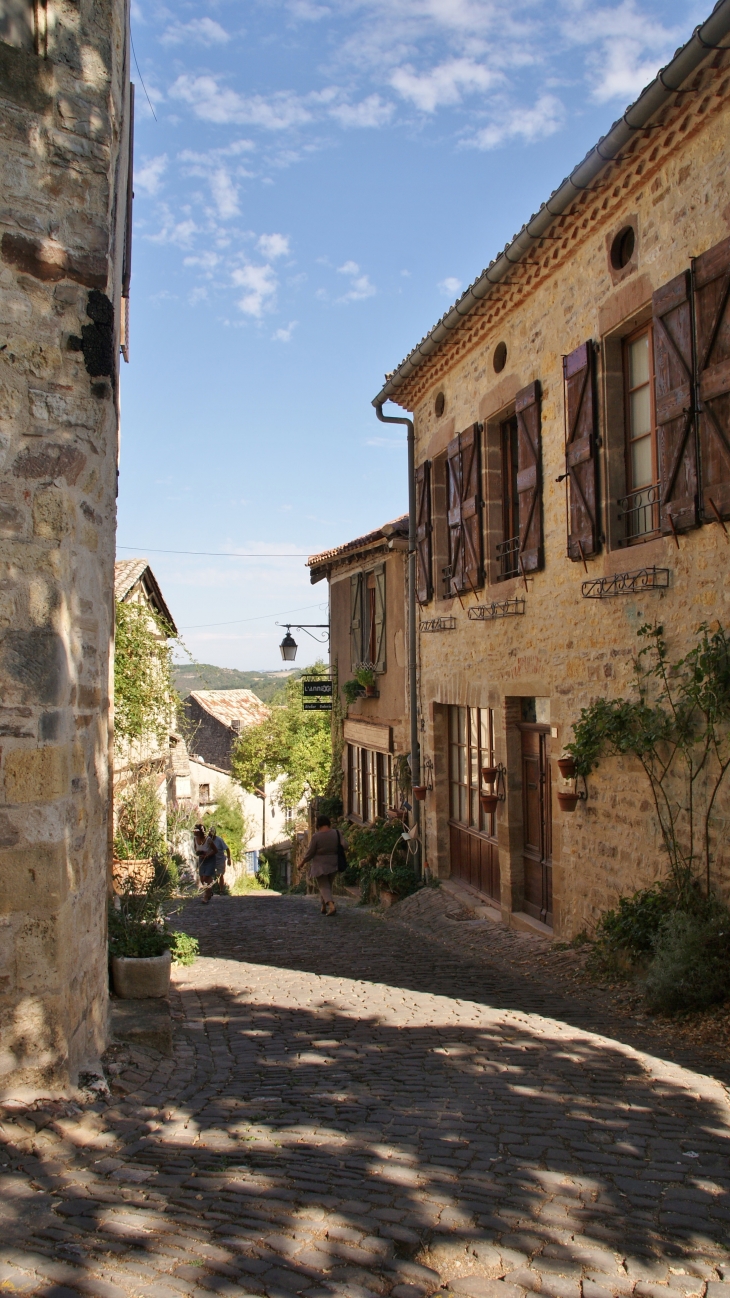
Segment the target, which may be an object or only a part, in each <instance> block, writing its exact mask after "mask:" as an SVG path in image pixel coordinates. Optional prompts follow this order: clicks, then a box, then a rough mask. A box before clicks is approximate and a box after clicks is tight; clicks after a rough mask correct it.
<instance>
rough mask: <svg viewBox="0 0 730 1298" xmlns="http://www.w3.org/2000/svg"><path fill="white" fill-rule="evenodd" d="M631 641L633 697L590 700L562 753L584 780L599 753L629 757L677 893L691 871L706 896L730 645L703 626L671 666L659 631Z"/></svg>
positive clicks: (728, 744) (729, 734)
mask: <svg viewBox="0 0 730 1298" xmlns="http://www.w3.org/2000/svg"><path fill="white" fill-rule="evenodd" d="M638 635H639V637H640V638H641V639H642V640H644V642H645V643H644V645H643V647H642V648H641V649H640V651H639V653H638V654H637V656H636V659H635V661H634V687H635V691H634V697H633V698H631V699H621V698H619V699H604V698H600V699H596V700H594V702H593V703H591V704H590V706H589V707H587V708H583V710H582V712H581V714H580V720H579V721H578V722H576V724H575V726H574V727H573V733H574V736H575V737H574V741H573V743H572V744H566V746H565V747H566V750H567V751H568V752H569V753H571V754H572V755H573V757H574V759H575V766H576V770H577V772H578V774H579V775H583V776H586V775H588V774H589V773H590V772H591V771H592V770H593V768H594V767H595V766H597V765H598V762H599V761H600V759H601V758H602V757H604V756H627V755H630V756H633V757H636V758H638V760H639V762H640V763H641V765H642V767H643V769H644V773H645V775H646V777H647V779H648V781H649V786H650V788H651V793H652V797H653V800H654V808H655V811H656V815H657V819H658V821H659V828H660V830H661V834H662V840H663V843H664V847H665V849H666V852H667V856H668V858H669V869H670V877H671V880H672V884H673V886H674V889H675V891H676V893H677V894H678V895H679V896H683V895H687V894H688V893H689V892H690V891H691V889H692V887H693V885H694V883H695V880H696V878H697V874H698V868H700V869H701V870H702V874H703V875H704V883H705V890H706V892H707V894H708V896H709V895H710V893H711V891H712V887H711V884H712V860H713V833H712V827H713V820H714V817H715V815H716V813H717V797H718V794H719V792H720V786H721V784H722V782H723V780H724V778H725V774H726V772H727V770H728V767H730V641H728V638H727V635H726V633H725V630H724V629H723V627H722V626H720V625H719V624H717V625H716V626H715V628H714V629H711V628H710V627H709V626H707V625H706V624H703V625H702V626H701V627H699V629H698V631H697V638H696V643H695V645H694V648H692V649H691V650H690V651H689V653H687V654H686V655H685V656H684V658H680V659H679V660H678V661H677V662H675V663H672V662H671V661H670V659H669V652H668V648H667V644H666V641H665V639H664V628H663V627H661V626H658V625H655V626H650V625H649V624H646V625H645V626H642V627H641V628H640V629H639V631H638Z"/></svg>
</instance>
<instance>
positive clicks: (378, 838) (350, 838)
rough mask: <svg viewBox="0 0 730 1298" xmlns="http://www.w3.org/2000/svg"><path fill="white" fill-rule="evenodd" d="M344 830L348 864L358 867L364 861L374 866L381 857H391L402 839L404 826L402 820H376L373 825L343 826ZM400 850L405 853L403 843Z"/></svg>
mask: <svg viewBox="0 0 730 1298" xmlns="http://www.w3.org/2000/svg"><path fill="white" fill-rule="evenodd" d="M342 830H343V833H344V834H345V838H346V850H347V859H348V862H349V863H350V864H352V865H357V864H358V863H359V862H360V861H363V860H364V861H367V862H368V864H369V865H373V866H374V865H375V863H376V861H377V858H378V857H379V856H388V857H390V854H391V852H392V851H393V848H394V847H395V846H396V844H398V843H399V841H400V839H401V835H402V833H403V825H402V823H401V821H400V820H374V821H373V823H372V825H349V826H344V825H343V826H342ZM398 850H399V851H401V850H402V851H403V852H404V853H405V844H402V843H401V846H400V847H399V849H398Z"/></svg>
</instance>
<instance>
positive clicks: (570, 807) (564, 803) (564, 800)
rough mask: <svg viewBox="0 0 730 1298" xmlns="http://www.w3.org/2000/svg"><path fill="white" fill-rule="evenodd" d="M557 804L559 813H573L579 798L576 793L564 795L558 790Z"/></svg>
mask: <svg viewBox="0 0 730 1298" xmlns="http://www.w3.org/2000/svg"><path fill="white" fill-rule="evenodd" d="M558 802H559V803H560V809H561V811H575V809H576V807H577V805H578V803H579V802H580V798H579V796H578V794H577V793H564V792H562V790H558Z"/></svg>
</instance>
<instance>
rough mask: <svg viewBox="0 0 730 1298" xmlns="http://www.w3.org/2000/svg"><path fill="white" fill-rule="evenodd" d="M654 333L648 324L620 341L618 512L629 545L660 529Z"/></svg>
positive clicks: (654, 534) (654, 533)
mask: <svg viewBox="0 0 730 1298" xmlns="http://www.w3.org/2000/svg"><path fill="white" fill-rule="evenodd" d="M653 333H654V331H653V327H652V326H651V325H649V326H647V327H646V328H643V329H639V330H638V332H636V333H634V334H631V335H629V337H628V338H625V339H624V344H623V379H624V412H625V413H624V427H625V429H626V495H625V496H624V497H623V500H622V502H621V505H622V509H621V515H622V519H623V521H624V528H625V531H624V539H625V541H626V543H627V544H628V545H631V544H634V543H636V542H637V541H644V540H646V539H647V538H648V537H651V536H656V535H657V534H658V531H659V482H658V463H657V438H656V413H655V400H654V337H653Z"/></svg>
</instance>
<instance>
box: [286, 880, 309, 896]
mask: <svg viewBox="0 0 730 1298" xmlns="http://www.w3.org/2000/svg"><path fill="white" fill-rule="evenodd" d="M288 891H289V892H290V893H293V894H294V895H295V896H302V895H303V894H304V893H306V891H307V880H306V879H300V880H299V883H293V884H292V886H291V888H289V889H288Z"/></svg>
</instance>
